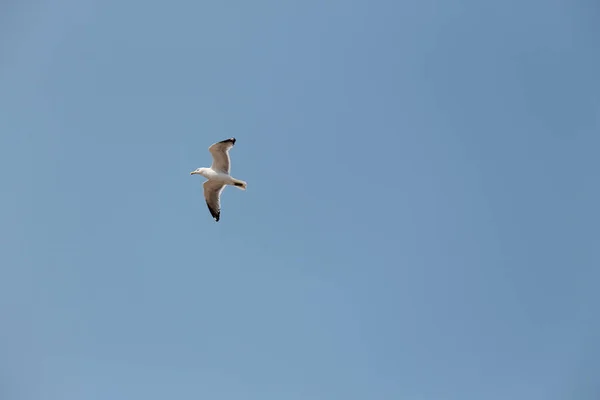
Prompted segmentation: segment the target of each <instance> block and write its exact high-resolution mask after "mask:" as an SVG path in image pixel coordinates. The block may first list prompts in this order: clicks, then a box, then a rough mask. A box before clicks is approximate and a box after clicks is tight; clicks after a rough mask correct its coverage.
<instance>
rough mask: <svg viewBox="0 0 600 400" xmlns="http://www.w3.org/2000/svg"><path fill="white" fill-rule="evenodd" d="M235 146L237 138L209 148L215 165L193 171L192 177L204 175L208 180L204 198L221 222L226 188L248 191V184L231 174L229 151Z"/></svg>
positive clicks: (216, 219)
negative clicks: (228, 186) (223, 193)
mask: <svg viewBox="0 0 600 400" xmlns="http://www.w3.org/2000/svg"><path fill="white" fill-rule="evenodd" d="M234 145H235V138H231V139H226V140H223V141H220V142H217V143H214V144H213V145H212V146H210V147H209V148H208V150H209V151H210V153H211V154H212V156H213V163H212V165H211V167H210V168H198V169H196V170H195V171H192V173H191V174H192V175H202V176H203V177H205V178H206V179H208V180H207V181H206V182H204V185H203V187H204V198H205V200H206V205H207V206H208V210H209V211H210V214H211V215H212V217H213V218H214V219H215V221H217V222H218V221H219V219H220V218H221V193H222V192H223V189H225V186H227V185H230V186H235V187H237V188H238V189H241V190H246V186H247V184H246V182H244V181H241V180H239V179H235V178H233V177H232V176H231V175H230V174H229V172H230V170H231V160H230V158H229V149H231V148H232V147H233V146H234Z"/></svg>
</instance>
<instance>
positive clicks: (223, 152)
mask: <svg viewBox="0 0 600 400" xmlns="http://www.w3.org/2000/svg"><path fill="white" fill-rule="evenodd" d="M234 145H235V138H230V139H225V140H222V141H220V142H217V143H214V144H213V145H211V146H210V147H209V148H208V151H210V154H212V157H213V163H212V166H211V168H212V169H213V170H215V171H219V172H224V173H226V174H229V171H230V170H231V160H230V158H229V149H231V148H232V147H233V146H234Z"/></svg>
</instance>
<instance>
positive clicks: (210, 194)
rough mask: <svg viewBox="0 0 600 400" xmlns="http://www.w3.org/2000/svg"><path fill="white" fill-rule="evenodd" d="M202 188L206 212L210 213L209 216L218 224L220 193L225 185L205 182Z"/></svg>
mask: <svg viewBox="0 0 600 400" xmlns="http://www.w3.org/2000/svg"><path fill="white" fill-rule="evenodd" d="M202 187H203V188H204V199H205V200H206V205H207V206H208V211H210V215H212V217H213V218H214V219H215V221H217V222H219V219H220V218H221V192H222V191H223V188H225V185H224V184H222V183H220V182H215V181H206V182H204V185H202Z"/></svg>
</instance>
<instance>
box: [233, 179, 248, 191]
mask: <svg viewBox="0 0 600 400" xmlns="http://www.w3.org/2000/svg"><path fill="white" fill-rule="evenodd" d="M233 186H235V187H236V188H238V189H241V190H246V186H247V183H246V182H244V181H241V180H239V179H234V180H233Z"/></svg>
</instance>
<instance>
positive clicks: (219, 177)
mask: <svg viewBox="0 0 600 400" xmlns="http://www.w3.org/2000/svg"><path fill="white" fill-rule="evenodd" d="M206 177H207V178H208V179H209V180H211V181H217V182H223V183H229V184H232V183H233V179H232V178H231V176H229V175H227V174H224V173H223V172H219V171H214V170H209V172H208V173H207V174H206Z"/></svg>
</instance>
